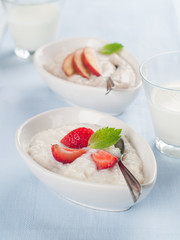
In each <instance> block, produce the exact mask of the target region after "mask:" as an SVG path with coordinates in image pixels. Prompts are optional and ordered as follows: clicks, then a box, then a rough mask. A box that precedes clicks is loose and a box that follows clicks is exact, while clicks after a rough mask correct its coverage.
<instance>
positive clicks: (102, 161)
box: [91, 150, 118, 170]
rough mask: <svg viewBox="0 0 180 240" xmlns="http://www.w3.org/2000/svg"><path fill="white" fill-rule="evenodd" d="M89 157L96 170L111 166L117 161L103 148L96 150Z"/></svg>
mask: <svg viewBox="0 0 180 240" xmlns="http://www.w3.org/2000/svg"><path fill="white" fill-rule="evenodd" d="M91 157H92V160H93V161H94V162H95V164H96V166H97V169H98V170H100V169H106V168H110V167H113V166H114V165H115V164H116V163H117V161H118V158H117V157H115V156H114V155H112V154H110V153H108V152H106V151H104V150H98V151H97V152H95V153H93V154H91Z"/></svg>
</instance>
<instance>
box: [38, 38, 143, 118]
mask: <svg viewBox="0 0 180 240" xmlns="http://www.w3.org/2000/svg"><path fill="white" fill-rule="evenodd" d="M106 44H107V42H105V41H103V40H98V39H92V38H75V39H66V40H61V41H58V42H53V43H50V44H47V45H45V46H42V47H41V48H39V49H38V50H37V52H36V54H35V56H34V63H35V66H36V67H37V69H38V71H39V73H40V74H41V75H42V77H43V79H44V80H45V81H46V83H47V84H48V86H49V87H50V88H51V89H52V90H53V91H55V92H56V93H57V94H58V95H60V96H61V97H62V98H63V99H64V100H65V101H67V102H68V103H70V104H72V105H77V106H81V107H88V108H91V109H96V110H100V111H103V112H107V113H110V114H112V115H118V114H120V113H122V112H123V111H125V110H126V108H127V107H128V106H129V104H130V103H131V102H132V101H133V100H134V98H135V97H136V96H137V94H138V92H139V89H140V87H141V84H142V83H141V78H140V75H139V63H138V61H137V59H136V58H135V57H134V56H133V55H132V54H131V53H129V52H128V51H127V50H126V48H125V47H123V48H122V49H121V50H119V51H117V52H114V53H112V54H102V53H101V50H102V48H103V46H106ZM82 59H83V60H82ZM85 63H86V64H85ZM108 79H111V80H113V82H114V85H115V86H114V88H113V90H112V91H111V92H110V93H109V94H107V95H105V93H106V86H107V80H108ZM92 96H93V98H92Z"/></svg>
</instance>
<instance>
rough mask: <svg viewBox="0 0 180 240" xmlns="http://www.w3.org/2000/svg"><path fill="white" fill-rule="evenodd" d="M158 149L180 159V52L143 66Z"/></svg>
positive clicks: (155, 57) (174, 52)
mask: <svg viewBox="0 0 180 240" xmlns="http://www.w3.org/2000/svg"><path fill="white" fill-rule="evenodd" d="M140 73H141V76H142V79H143V85H144V90H145V94H146V97H147V101H148V104H149V108H150V112H151V116H152V121H153V125H154V130H155V136H156V147H157V148H158V149H159V150H160V151H161V152H162V153H165V154H167V155H170V156H173V157H178V158H180V51H173V52H166V53H163V54H158V55H156V56H153V57H151V58H150V59H148V60H147V61H145V62H144V63H143V64H142V65H141V67H140Z"/></svg>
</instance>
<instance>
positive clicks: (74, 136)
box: [61, 127, 94, 148]
mask: <svg viewBox="0 0 180 240" xmlns="http://www.w3.org/2000/svg"><path fill="white" fill-rule="evenodd" d="M93 133H94V131H93V130H92V129H90V128H85V127H81V128H76V129H74V130H72V131H71V132H69V133H68V134H67V135H66V136H65V137H64V138H63V139H61V143H63V144H64V145H65V146H67V147H70V148H83V147H87V146H88V140H89V138H90V136H91V135H92V134H93Z"/></svg>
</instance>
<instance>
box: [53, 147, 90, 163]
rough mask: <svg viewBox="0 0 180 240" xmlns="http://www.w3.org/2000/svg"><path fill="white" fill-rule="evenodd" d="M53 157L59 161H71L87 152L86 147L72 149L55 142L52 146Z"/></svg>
mask: <svg viewBox="0 0 180 240" xmlns="http://www.w3.org/2000/svg"><path fill="white" fill-rule="evenodd" d="M51 150H52V154H53V157H54V158H55V159H56V161H58V162H62V163H71V162H73V161H74V160H75V159H76V158H78V157H80V156H81V155H82V154H84V153H86V152H87V150H86V149H70V148H66V147H61V146H59V145H58V144H54V145H52V147H51Z"/></svg>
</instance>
